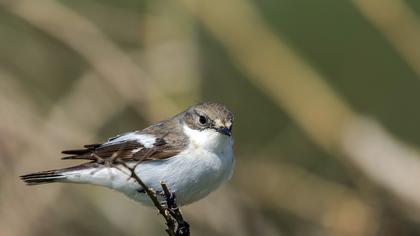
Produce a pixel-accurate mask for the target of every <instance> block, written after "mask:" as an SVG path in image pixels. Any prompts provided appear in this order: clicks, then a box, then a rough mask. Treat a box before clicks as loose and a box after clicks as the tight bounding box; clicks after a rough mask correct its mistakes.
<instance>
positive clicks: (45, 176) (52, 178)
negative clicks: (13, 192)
mask: <svg viewBox="0 0 420 236" xmlns="http://www.w3.org/2000/svg"><path fill="white" fill-rule="evenodd" d="M20 179H22V180H23V181H24V182H25V183H26V184H28V185H36V184H47V183H54V182H62V181H63V180H65V179H66V176H65V175H63V174H62V171H61V170H48V171H41V172H36V173H32V174H27V175H22V176H20Z"/></svg>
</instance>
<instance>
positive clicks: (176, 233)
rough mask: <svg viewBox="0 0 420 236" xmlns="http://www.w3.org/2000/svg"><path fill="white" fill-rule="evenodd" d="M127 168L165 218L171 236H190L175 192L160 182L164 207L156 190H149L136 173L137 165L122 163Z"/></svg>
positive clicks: (167, 230)
mask: <svg viewBox="0 0 420 236" xmlns="http://www.w3.org/2000/svg"><path fill="white" fill-rule="evenodd" d="M121 164H122V165H123V166H124V167H125V168H127V169H128V170H130V172H131V174H130V177H131V178H133V179H134V180H135V181H136V182H137V183H138V184H139V185H140V186H141V187H142V189H143V190H144V191H145V192H146V194H147V196H149V198H150V200H152V202H153V205H154V206H155V207H156V208H157V209H158V211H159V214H161V215H162V216H163V218H164V219H165V221H166V226H167V229H166V230H165V231H166V233H168V235H169V236H189V235H190V228H189V224H188V223H187V222H186V221H185V220H184V217H183V216H182V213H181V211H180V210H179V208H178V206H177V203H176V196H175V194H174V193H173V192H171V191H169V189H168V187H167V186H166V184H165V183H164V182H160V184H161V186H162V189H163V191H162V193H161V194H162V195H163V197H164V198H165V202H166V204H165V205H162V204H161V202H160V201H159V199H158V198H157V193H156V191H155V190H154V189H152V188H149V187H148V186H147V185H146V184H145V183H144V182H143V181H142V180H141V179H140V177H139V176H138V175H137V174H136V172H135V171H134V170H135V168H136V166H137V165H134V166H133V167H129V166H128V165H127V164H126V163H121Z"/></svg>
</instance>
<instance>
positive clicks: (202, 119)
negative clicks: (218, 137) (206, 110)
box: [198, 116, 207, 125]
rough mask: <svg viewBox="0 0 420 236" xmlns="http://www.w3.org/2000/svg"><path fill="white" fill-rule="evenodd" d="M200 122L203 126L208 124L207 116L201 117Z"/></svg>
mask: <svg viewBox="0 0 420 236" xmlns="http://www.w3.org/2000/svg"><path fill="white" fill-rule="evenodd" d="M198 121H200V123H201V124H202V125H205V124H206V123H207V118H206V117H205V116H200V119H199V120H198Z"/></svg>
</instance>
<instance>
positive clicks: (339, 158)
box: [0, 0, 420, 236]
mask: <svg viewBox="0 0 420 236" xmlns="http://www.w3.org/2000/svg"><path fill="white" fill-rule="evenodd" d="M419 42H420V4H419V3H418V1H415V0H406V1H403V0H383V1H375V0H353V1H335V0H318V1H309V0H306V1H305V0H298V1H297V0H262V1H256V0H254V1H251V0H230V1H221V0H219V1H217V0H214V1H198V0H197V1H189V0H176V1H164V0H153V1H144V0H141V1H134V0H119V1H112V0H106V1H104V0H102V1H99V0H60V1H55V0H41V1H30V0H3V1H1V3H0V118H1V119H0V235H1V236H12V235H13V236H26V235H63V236H64V235H66V236H71V235H105V236H106V235H136V236H138V235H164V231H163V225H162V224H163V222H162V221H161V219H160V218H159V217H158V216H157V215H156V212H155V210H154V209H150V208H146V207H143V206H141V205H139V204H137V203H135V202H133V201H131V200H129V199H127V198H125V197H124V196H122V195H121V194H118V193H115V192H112V191H110V190H107V189H103V188H99V187H93V186H83V185H59V184H54V185H44V186H38V187H27V186H24V184H23V183H21V182H20V180H19V178H18V176H19V175H21V174H25V173H28V172H33V171H38V170H44V169H49V168H57V167H63V166H70V165H73V164H75V163H74V162H71V163H69V162H64V161H60V160H59V158H60V155H59V153H60V151H61V150H63V149H67V148H72V147H75V148H77V147H79V146H81V145H83V144H85V143H90V142H93V143H95V142H97V141H105V140H106V138H107V137H109V136H112V135H115V134H118V133H123V132H126V131H129V130H135V129H142V128H144V127H146V126H148V125H150V124H151V123H153V122H156V121H158V120H160V119H164V118H167V117H168V116H170V115H172V114H174V113H175V112H179V111H182V110H183V109H184V108H186V107H187V106H189V105H191V104H194V103H197V102H199V101H206V100H212V101H219V102H222V103H224V104H226V105H227V106H228V107H230V108H231V109H232V110H233V112H234V114H235V125H234V137H235V153H236V160H237V168H236V172H235V175H234V177H233V179H232V180H231V181H230V182H229V184H227V185H226V186H224V187H223V188H222V189H220V190H218V191H217V192H215V193H213V194H212V195H210V196H209V197H208V198H206V199H204V200H202V201H200V202H198V203H195V204H192V205H191V206H186V207H184V208H183V211H184V213H185V215H186V217H187V219H188V220H189V222H190V223H191V227H192V229H191V230H192V234H193V235H241V236H242V235H305V236H307V235H345V236H358V235H362V236H363V235H366V236H371V235H372V236H373V235H378V236H379V235H380V236H384V235H390V236H391V235H418V234H420V184H418V183H420V177H419V176H420V168H419V166H420V164H419V162H420V154H419V153H418V151H417V150H418V146H419V145H420V125H419V121H420V109H419V106H418V101H420V47H418V44H419ZM417 177H419V178H417Z"/></svg>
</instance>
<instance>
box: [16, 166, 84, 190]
mask: <svg viewBox="0 0 420 236" xmlns="http://www.w3.org/2000/svg"><path fill="white" fill-rule="evenodd" d="M89 167H90V166H89V163H88V164H83V165H78V166H73V167H69V168H64V169H57V170H47V171H41V172H36V173H32V174H27V175H22V176H20V179H21V180H23V181H24V182H25V183H26V184H28V185H37V184H47V183H55V182H69V181H68V178H69V177H70V176H71V175H72V173H75V172H77V171H80V170H83V169H87V168H89Z"/></svg>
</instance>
